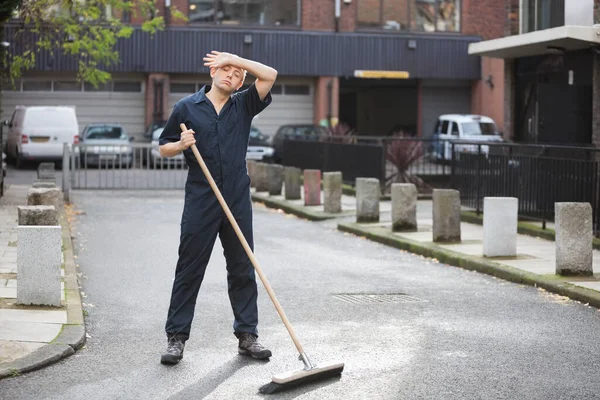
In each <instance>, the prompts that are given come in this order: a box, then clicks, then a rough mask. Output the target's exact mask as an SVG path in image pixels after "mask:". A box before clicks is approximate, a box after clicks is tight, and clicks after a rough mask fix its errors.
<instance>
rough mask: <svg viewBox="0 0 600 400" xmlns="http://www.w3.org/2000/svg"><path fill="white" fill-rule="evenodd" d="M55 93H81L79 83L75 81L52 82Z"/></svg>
mask: <svg viewBox="0 0 600 400" xmlns="http://www.w3.org/2000/svg"><path fill="white" fill-rule="evenodd" d="M54 91H55V92H81V83H78V82H77V81H54Z"/></svg>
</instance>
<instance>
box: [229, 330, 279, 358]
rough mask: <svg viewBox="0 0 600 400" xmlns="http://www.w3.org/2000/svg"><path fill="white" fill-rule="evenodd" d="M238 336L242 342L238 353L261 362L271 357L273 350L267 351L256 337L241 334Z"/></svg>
mask: <svg viewBox="0 0 600 400" xmlns="http://www.w3.org/2000/svg"><path fill="white" fill-rule="evenodd" d="M236 336H237V337H238V339H239V340H240V343H239V346H238V353H240V354H243V355H246V356H252V357H254V358H257V359H259V360H262V359H265V358H269V357H271V350H268V349H265V348H264V347H263V345H262V344H260V343H258V341H257V340H256V336H254V335H252V334H250V333H240V334H238V335H236Z"/></svg>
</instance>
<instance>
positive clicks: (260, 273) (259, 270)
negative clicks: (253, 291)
mask: <svg viewBox="0 0 600 400" xmlns="http://www.w3.org/2000/svg"><path fill="white" fill-rule="evenodd" d="M179 126H180V128H181V130H182V131H187V128H186V126H185V124H181V125H179ZM191 148H192V151H193V152H194V155H195V156H196V159H197V160H198V163H199V164H200V167H201V168H202V171H203V172H204V175H205V176H206V179H208V183H210V187H212V190H213V191H214V192H215V195H216V196H217V199H218V200H219V203H221V207H223V210H224V211H225V214H226V215H227V218H228V219H229V222H230V223H231V226H233V229H234V230H235V233H236V234H237V237H238V238H239V239H240V242H241V243H242V246H244V250H246V254H248V258H250V261H251V262H252V265H254V269H255V270H256V272H257V273H258V276H259V277H260V280H261V281H262V283H263V285H264V286H265V289H266V290H267V293H268V294H269V297H270V298H271V301H272V302H273V304H274V305H275V308H276V309H277V312H278V313H279V316H280V317H281V320H282V321H283V323H284V324H285V327H286V328H287V330H288V332H289V334H290V336H291V337H292V340H293V341H294V344H295V345H296V349H298V352H299V353H300V354H303V353H304V350H303V349H302V345H300V341H299V340H298V337H297V336H296V333H295V332H294V328H292V325H291V324H290V321H288V319H287V317H286V315H285V313H284V312H283V308H282V307H281V304H279V301H278V300H277V297H276V296H275V293H274V292H273V289H271V285H270V284H269V281H268V280H267V277H266V276H265V275H264V274H263V271H262V268H261V267H260V265H259V264H258V260H257V259H256V257H255V256H254V253H253V252H252V249H251V248H250V246H249V245H248V242H247V241H246V238H245V237H244V234H243V233H242V231H241V230H240V227H239V226H238V224H237V221H236V220H235V218H234V217H233V214H231V211H230V210H229V207H228V206H227V203H226V202H225V199H224V198H223V196H222V195H221V192H220V191H219V188H218V187H217V184H216V183H215V181H214V179H213V177H212V175H211V174H210V171H209V170H208V168H207V167H206V164H205V163H204V160H203V159H202V156H201V155H200V152H199V151H198V148H197V147H196V145H195V144H192V145H191Z"/></svg>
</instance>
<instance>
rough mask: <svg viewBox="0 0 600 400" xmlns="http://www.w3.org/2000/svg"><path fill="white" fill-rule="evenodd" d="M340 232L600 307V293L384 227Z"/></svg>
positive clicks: (347, 226) (348, 227) (345, 227)
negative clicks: (456, 250)
mask: <svg viewBox="0 0 600 400" xmlns="http://www.w3.org/2000/svg"><path fill="white" fill-rule="evenodd" d="M338 230H340V231H342V232H347V233H351V234H354V235H356V236H363V237H365V238H367V239H369V240H372V241H375V242H378V243H381V244H384V245H387V246H391V247H394V248H397V249H400V250H406V251H409V252H411V253H414V254H418V255H422V256H424V257H430V258H435V259H437V260H438V261H439V262H440V263H444V264H448V265H452V266H454V267H459V268H463V269H467V270H471V271H477V272H481V273H483V274H487V275H492V276H495V277H497V278H500V279H503V280H506V281H510V282H514V283H519V284H524V285H528V286H533V287H539V288H542V289H545V290H547V291H548V292H552V293H555V294H558V295H561V296H565V297H569V298H571V299H572V300H576V301H580V302H582V303H584V304H588V305H590V306H593V307H595V308H600V293H599V292H597V291H595V290H591V289H587V288H583V287H580V286H576V285H573V284H571V283H567V282H562V281H559V280H555V279H549V278H545V277H543V276H540V275H537V274H533V273H530V272H526V271H522V270H519V269H517V268H513V267H510V266H508V265H503V264H501V263H498V262H495V261H491V260H486V259H482V258H478V257H474V256H468V255H464V254H461V253H457V252H454V251H451V250H446V249H443V248H440V247H438V246H436V245H434V244H423V243H420V242H416V241H413V240H410V239H406V238H401V237H398V236H396V235H394V234H393V233H392V232H391V231H390V230H389V229H385V228H381V227H370V228H367V227H363V226H361V225H358V224H355V223H338Z"/></svg>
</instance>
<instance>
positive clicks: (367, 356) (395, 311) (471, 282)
mask: <svg viewBox="0 0 600 400" xmlns="http://www.w3.org/2000/svg"><path fill="white" fill-rule="evenodd" d="M182 195H183V193H182V192H180V191H173V192H168V191H167V192H138V193H132V192H108V191H95V192H94V191H89V192H76V193H74V200H75V202H76V204H77V207H76V208H77V209H79V210H81V211H83V212H84V213H85V214H82V215H80V216H79V217H78V222H77V223H76V228H75V230H74V233H75V234H76V236H77V240H76V243H75V247H76V248H77V249H78V259H77V260H76V261H77V262H78V263H79V264H80V271H81V272H82V273H83V291H84V296H85V298H84V299H83V301H84V302H85V303H86V304H87V310H88V312H89V316H88V317H87V319H86V321H87V327H88V332H89V335H90V338H89V339H88V342H87V345H86V347H85V349H82V350H80V351H79V352H77V353H76V354H75V355H73V356H71V357H69V358H68V359H66V360H64V361H62V362H60V363H58V364H55V365H53V366H50V367H47V368H45V369H43V370H40V371H35V372H32V373H29V374H25V375H23V376H20V377H16V378H10V379H6V380H1V381H0V394H1V395H0V397H1V398H3V399H11V400H17V399H23V400H25V399H27V400H30V399H61V400H62V399H85V400H91V399H135V400H138V399H203V398H206V399H251V398H262V397H267V396H265V395H261V394H259V393H258V388H259V387H260V386H261V385H263V384H265V383H267V382H269V381H270V379H271V376H272V374H275V373H280V372H284V371H287V370H291V369H297V368H301V367H302V364H301V362H299V361H298V360H297V354H296V350H295V347H294V346H293V343H292V341H291V340H290V338H289V336H288V335H287V332H286V331H285V329H284V327H283V325H282V323H281V322H280V320H279V317H278V315H277V313H276V312H275V310H274V307H273V306H272V304H271V303H270V300H269V298H268V296H267V294H266V292H265V291H264V289H263V288H262V286H260V283H259V288H260V293H259V301H260V304H259V309H260V321H261V323H260V326H259V329H260V335H261V337H260V340H261V341H262V342H263V343H264V344H265V345H267V346H268V347H270V348H271V350H272V351H273V353H274V355H273V357H272V358H271V360H270V361H269V362H261V361H255V360H251V359H247V358H244V357H242V356H239V355H238V354H237V352H236V345H237V342H236V339H235V337H234V336H233V334H232V332H231V330H232V327H231V324H232V313H231V310H230V306H229V300H228V298H227V291H226V275H225V264H224V261H223V257H222V248H221V245H220V243H219V242H218V241H217V243H216V245H215V249H214V253H213V258H212V262H211V264H210V265H209V268H208V271H207V274H206V277H205V281H204V284H203V287H202V288H201V291H200V295H199V297H198V302H197V307H196V318H195V321H194V324H193V327H192V337H191V339H190V341H188V343H187V346H186V350H185V356H184V359H183V361H182V362H181V363H180V364H178V365H176V366H173V367H167V366H163V365H161V364H160V363H159V358H160V353H161V352H162V351H163V349H164V348H165V345H166V339H165V336H164V333H163V329H164V322H165V317H166V312H167V307H168V302H169V296H170V290H171V283H172V278H173V274H174V268H175V262H176V259H177V258H176V257H177V246H178V237H179V236H178V235H179V230H178V229H179V220H180V215H181V209H182V205H183V200H182ZM255 229H256V246H257V248H256V255H257V258H258V260H259V261H260V263H261V265H262V267H263V268H264V270H265V273H266V275H267V277H268V278H269V280H270V282H271V284H272V285H273V287H274V290H275V292H276V293H277V296H278V297H279V300H280V301H281V303H282V305H283V307H284V309H285V311H286V313H287V315H288V317H289V318H290V320H291V322H292V324H293V325H294V327H295V329H296V332H297V334H298V336H299V337H300V339H301V341H302V343H303V345H304V347H305V349H306V351H307V353H308V354H309V355H310V356H311V358H312V359H313V361H315V362H317V363H319V362H327V361H336V360H339V361H341V362H344V363H345V370H344V373H343V374H342V376H341V378H337V379H333V380H331V381H327V382H321V383H319V384H313V385H310V386H304V387H302V388H299V389H296V390H293V391H290V392H288V393H285V394H278V395H277V396H274V397H273V396H272V398H277V399H292V398H298V399H417V398H418V399H425V398H426V399H590V398H598V396H600V378H599V377H598V368H599V367H600V357H599V355H600V343H599V341H598V340H597V337H598V332H600V312H598V311H597V310H596V309H593V308H590V307H587V306H585V305H582V304H579V303H577V302H573V301H569V300H565V299H563V298H560V297H557V296H554V295H550V294H548V293H546V292H543V291H540V290H537V289H535V288H530V287H524V286H520V285H515V284H511V283H507V282H504V281H501V280H498V279H495V278H491V277H488V276H485V275H481V274H478V273H475V272H468V271H465V270H461V269H459V268H454V267H449V266H446V265H441V264H437V263H435V262H432V261H431V260H426V259H423V258H421V257H417V256H413V255H410V254H408V253H404V252H400V251H397V250H394V249H391V248H388V247H385V246H382V245H379V244H376V243H373V242H369V241H366V240H364V239H361V238H357V237H354V236H351V235H345V234H343V233H340V232H338V231H336V230H335V229H332V225H331V223H323V224H319V223H313V222H307V221H303V220H299V219H296V218H294V217H289V216H286V215H283V214H281V213H277V212H276V211H272V210H267V209H264V208H262V207H260V206H256V207H255ZM342 293H371V294H383V293H402V294H406V295H409V296H413V297H414V298H416V299H419V300H422V301H419V302H404V303H366V304H361V303H347V302H344V301H341V300H339V299H338V298H336V297H334V295H336V294H342Z"/></svg>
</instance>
